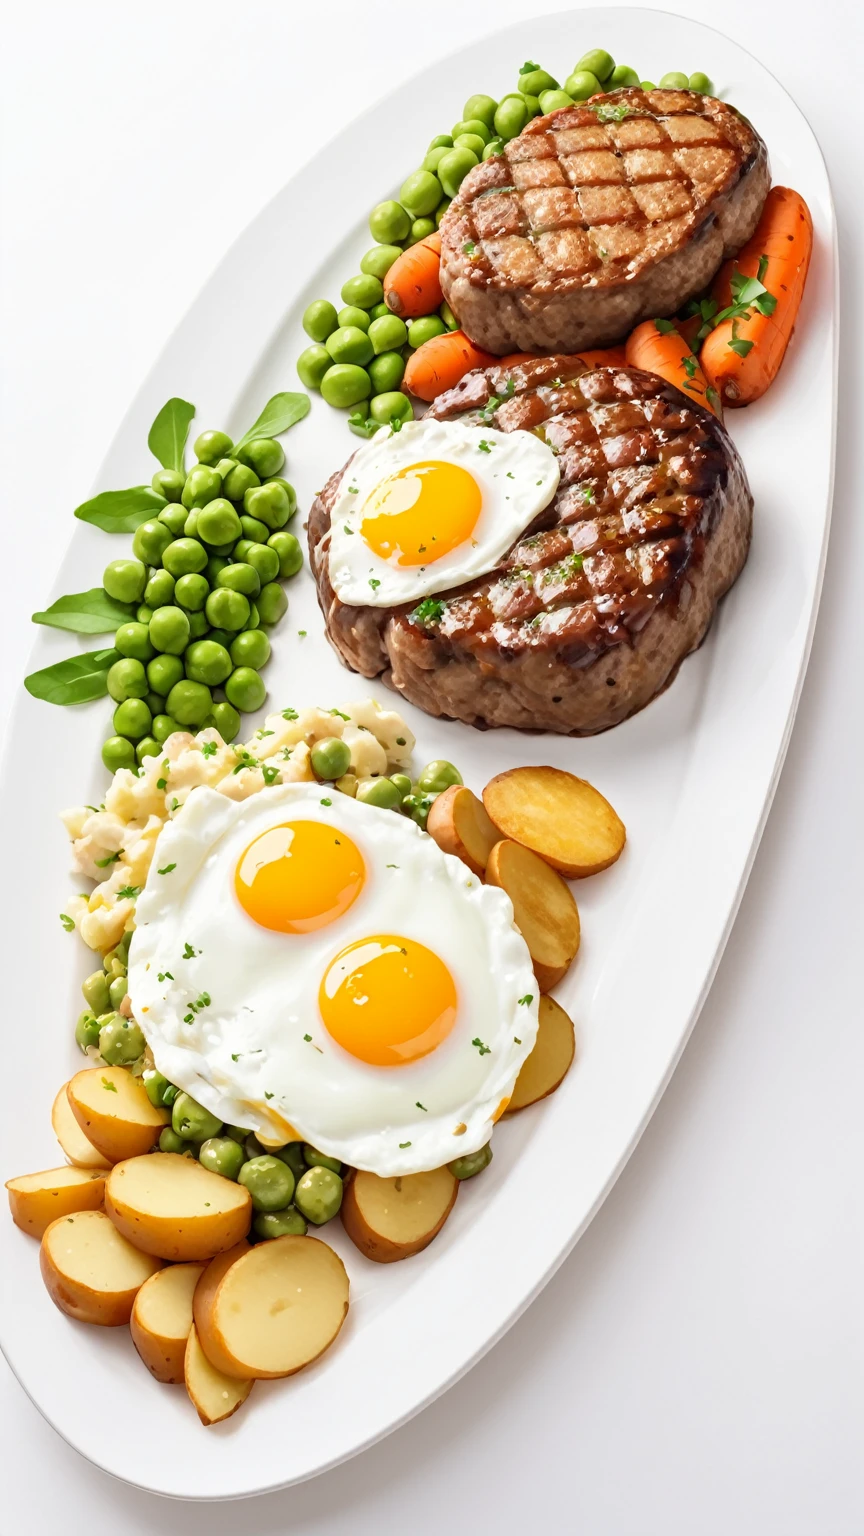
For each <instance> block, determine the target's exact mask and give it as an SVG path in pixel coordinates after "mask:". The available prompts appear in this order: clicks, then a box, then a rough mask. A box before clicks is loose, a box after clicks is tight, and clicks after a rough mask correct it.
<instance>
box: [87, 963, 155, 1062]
mask: <svg viewBox="0 0 864 1536" xmlns="http://www.w3.org/2000/svg"><path fill="white" fill-rule="evenodd" d="M131 939H132V934H131V933H124V934H123V937H122V938H121V940H120V942H119V944H117V945H116V947H115V948H114V949H109V950H108V952H107V954H106V955H105V957H104V959H103V961H102V968H101V970H98V971H94V972H93V974H92V975H91V976H88V977H87V979H86V980H85V981H84V982H83V984H82V987H81V991H82V992H83V994H84V1001H85V1003H86V1004H87V1006H86V1008H85V1009H84V1011H83V1013H81V1014H80V1015H79V1018H78V1022H77V1024H76V1025H75V1039H76V1041H77V1043H78V1045H79V1046H80V1048H81V1050H82V1051H84V1052H85V1053H86V1051H87V1050H88V1047H90V1046H95V1047H96V1049H97V1050H98V1052H99V1055H100V1056H101V1057H102V1060H103V1061H104V1062H105V1063H106V1064H107V1065H108V1066H109V1067H129V1066H132V1065H133V1063H134V1062H136V1061H140V1059H141V1057H142V1056H143V1054H144V1036H143V1034H142V1032H141V1028H140V1026H139V1025H138V1024H136V1023H135V1020H134V1019H127V1018H125V1017H124V1015H123V1014H122V1013H120V1011H119V1010H120V1006H121V1004H122V1002H123V999H124V998H125V996H126V992H127V984H126V966H127V961H128V957H129V944H130V942H131Z"/></svg>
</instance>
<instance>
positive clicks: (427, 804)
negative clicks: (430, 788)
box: [401, 794, 437, 832]
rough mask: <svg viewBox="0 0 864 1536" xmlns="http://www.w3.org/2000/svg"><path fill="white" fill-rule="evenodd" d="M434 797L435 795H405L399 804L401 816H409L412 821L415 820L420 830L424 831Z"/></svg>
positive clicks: (435, 797)
mask: <svg viewBox="0 0 864 1536" xmlns="http://www.w3.org/2000/svg"><path fill="white" fill-rule="evenodd" d="M436 799H437V796H436V795H428V794H425V795H424V794H411V795H406V796H405V798H404V800H403V801H402V805H401V811H402V814H403V816H410V818H411V820H412V821H416V823H417V825H418V827H420V829H421V831H423V832H425V831H426V823H427V821H428V820H429V812H430V810H431V809H432V802H433V800H436Z"/></svg>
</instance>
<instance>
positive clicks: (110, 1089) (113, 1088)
mask: <svg viewBox="0 0 864 1536" xmlns="http://www.w3.org/2000/svg"><path fill="white" fill-rule="evenodd" d="M102 1087H103V1088H104V1089H105V1090H106V1092H107V1093H116V1092H117V1084H116V1083H112V1082H109V1080H108V1078H107V1077H103V1079H102Z"/></svg>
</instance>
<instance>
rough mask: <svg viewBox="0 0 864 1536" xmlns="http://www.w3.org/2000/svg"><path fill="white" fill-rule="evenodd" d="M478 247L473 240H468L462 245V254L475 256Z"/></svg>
mask: <svg viewBox="0 0 864 1536" xmlns="http://www.w3.org/2000/svg"><path fill="white" fill-rule="evenodd" d="M476 249H477V247H476V245H475V244H474V241H473V240H466V241H465V244H464V245H463V247H462V254H463V256H473V255H474V252H475V251H476Z"/></svg>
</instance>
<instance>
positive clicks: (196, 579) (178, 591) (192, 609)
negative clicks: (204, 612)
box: [174, 575, 210, 613]
mask: <svg viewBox="0 0 864 1536" xmlns="http://www.w3.org/2000/svg"><path fill="white" fill-rule="evenodd" d="M209 591H210V584H209V582H208V581H207V578H206V576H196V575H191V576H181V577H180V580H179V581H178V583H177V585H176V587H175V589H174V600H175V602H176V603H177V606H178V607H179V608H182V609H184V611H185V612H186V613H200V612H201V609H202V608H203V607H204V604H205V603H206V601H207V594H208V592H209Z"/></svg>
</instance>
